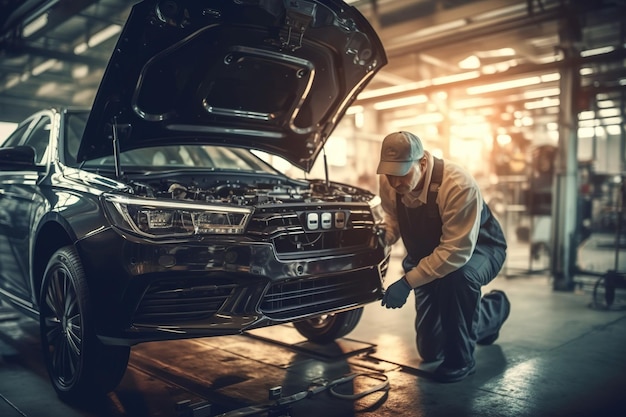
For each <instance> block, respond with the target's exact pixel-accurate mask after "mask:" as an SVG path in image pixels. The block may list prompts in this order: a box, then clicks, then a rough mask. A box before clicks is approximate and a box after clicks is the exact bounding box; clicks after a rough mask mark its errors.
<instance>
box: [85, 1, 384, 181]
mask: <svg viewBox="0 0 626 417" xmlns="http://www.w3.org/2000/svg"><path fill="white" fill-rule="evenodd" d="M386 62H387V61H386V56H385V52H384V49H383V47H382V44H381V42H380V39H379V38H378V36H377V35H376V33H375V32H374V30H373V29H372V27H371V26H370V25H369V23H368V22H367V21H366V20H365V18H364V17H363V16H362V15H361V14H360V13H359V12H358V11H357V10H356V9H355V8H354V7H351V6H348V5H347V4H345V3H343V2H340V1H335V0H324V1H318V0H306V1H301V0H177V1H165V0H163V1H156V0H149V1H143V2H141V3H138V4H136V5H135V6H134V7H133V9H132V11H131V14H130V16H129V18H128V20H127V22H126V25H125V27H124V29H123V31H122V33H121V35H120V38H119V40H118V42H117V45H116V47H115V50H114V52H113V55H112V57H111V60H110V61H109V64H108V66H107V68H106V71H105V74H104V77H103V80H102V83H101V85H100V88H99V90H98V93H97V95H96V99H95V102H94V104H93V108H92V112H91V114H90V117H89V120H88V121H87V127H86V129H85V133H84V135H83V139H82V142H81V145H80V149H79V152H78V156H77V159H78V161H79V162H82V161H84V160H88V159H92V158H96V157H101V156H106V155H110V154H112V153H113V148H114V145H113V142H114V141H113V139H114V138H115V139H116V141H115V142H116V143H117V144H118V145H119V150H120V151H125V150H129V149H135V148H141V147H145V146H160V145H165V144H171V143H177V144H182V143H215V144H228V145H233V146H242V147H247V148H256V149H261V150H264V151H267V152H270V153H273V154H277V155H281V156H283V157H284V158H285V159H287V160H289V161H290V162H291V163H293V164H294V165H296V166H298V167H300V168H302V169H304V170H306V171H308V170H310V169H311V166H312V164H313V162H314V161H315V158H316V157H317V155H318V154H319V152H320V150H321V147H322V146H323V144H324V141H325V140H326V139H327V138H328V136H329V135H330V133H331V132H332V131H333V129H334V128H335V126H336V125H337V123H338V121H339V119H340V118H341V116H342V115H343V114H344V112H345V110H346V109H347V107H348V106H349V105H350V103H352V101H354V99H355V98H356V96H357V95H358V93H359V92H360V91H361V90H362V89H363V88H364V87H365V85H366V84H367V83H368V82H369V80H370V79H371V78H372V77H373V75H374V74H375V73H376V72H377V71H378V70H379V69H380V68H381V67H382V66H383V65H385V64H386Z"/></svg>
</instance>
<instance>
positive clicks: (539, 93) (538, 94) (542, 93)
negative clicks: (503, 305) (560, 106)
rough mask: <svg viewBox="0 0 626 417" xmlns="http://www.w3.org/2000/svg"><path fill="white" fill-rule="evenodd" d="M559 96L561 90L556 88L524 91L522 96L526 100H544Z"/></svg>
mask: <svg viewBox="0 0 626 417" xmlns="http://www.w3.org/2000/svg"><path fill="white" fill-rule="evenodd" d="M559 94H561V89H560V88H558V87H555V88H544V89H541V90H533V91H525V92H524V93H523V94H522V96H523V97H524V98H525V99H527V100H530V99H536V98H544V97H550V96H558V95H559Z"/></svg>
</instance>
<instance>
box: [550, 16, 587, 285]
mask: <svg viewBox="0 0 626 417" xmlns="http://www.w3.org/2000/svg"><path fill="white" fill-rule="evenodd" d="M575 16H576V15H575V14H574V13H572V14H571V15H570V16H569V17H566V18H564V19H563V20H562V21H561V28H560V37H561V39H560V40H561V45H562V47H563V53H564V54H565V61H566V62H576V60H575V59H574V60H570V59H569V58H576V57H577V56H578V51H577V49H576V48H575V46H574V45H575V41H576V40H577V38H578V36H579V26H578V22H577V18H576V17H575ZM579 77H580V75H579V68H578V65H569V66H566V67H564V68H563V69H562V70H561V80H560V88H561V93H560V114H559V142H558V149H557V156H556V160H555V178H554V183H553V191H554V192H553V196H554V201H553V202H552V219H553V221H552V259H551V268H550V269H551V273H552V275H553V278H554V280H553V289H554V290H565V291H569V290H573V289H574V274H575V267H576V245H577V243H578V239H577V237H576V219H577V217H578V216H577V207H578V205H577V193H578V188H577V181H578V173H577V171H578V158H577V155H578V109H577V105H576V101H577V100H576V98H577V94H578V91H579V87H580V78H579Z"/></svg>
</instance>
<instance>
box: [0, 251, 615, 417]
mask: <svg viewBox="0 0 626 417" xmlns="http://www.w3.org/2000/svg"><path fill="white" fill-rule="evenodd" d="M510 245H511V248H510V251H509V262H508V264H507V268H506V274H505V273H504V271H503V274H502V275H501V276H499V277H498V278H496V279H495V280H494V282H492V283H491V284H490V285H489V287H487V288H485V291H489V290H490V289H492V288H498V289H503V290H505V291H506V292H507V294H508V296H509V299H510V300H511V303H512V310H511V315H510V317H509V320H508V322H507V323H506V324H505V327H504V328H503V330H502V332H501V334H500V339H499V340H498V341H497V342H496V344H494V345H492V346H486V347H483V346H478V347H477V349H476V359H477V371H476V374H474V375H472V376H470V377H468V378H467V379H465V380H463V381H461V382H458V383H453V384H439V383H436V382H433V381H431V380H430V379H429V378H428V371H429V368H428V367H426V366H423V365H422V364H421V362H420V358H419V356H418V355H417V352H416V350H415V347H414V336H415V335H414V330H413V320H414V316H415V313H414V310H413V307H412V305H413V303H412V300H411V299H410V300H409V303H408V304H407V305H406V306H405V307H404V308H402V309H399V310H386V309H384V308H382V307H380V305H378V304H371V305H368V306H367V307H366V308H365V312H364V315H363V319H362V320H361V322H360V324H359V326H358V327H357V329H356V330H355V331H354V332H353V333H351V334H350V335H349V338H346V339H342V340H339V341H338V342H337V343H336V344H334V345H331V346H324V347H322V346H317V345H313V344H310V343H308V342H306V341H305V340H304V339H303V338H301V337H300V336H299V335H298V333H297V332H296V331H295V330H294V329H293V328H292V327H291V326H288V325H285V326H277V327H273V328H268V329H261V330H257V331H254V332H252V333H251V334H247V335H242V336H228V337H219V338H204V339H195V340H187V341H176V342H162V343H147V344H142V345H138V346H136V347H134V348H133V350H132V354H131V360H130V364H129V367H128V370H127V372H126V374H125V376H124V379H123V380H122V383H121V384H120V386H119V387H118V388H117V390H116V391H115V392H113V393H111V394H110V395H109V396H108V397H106V398H103V399H102V401H100V402H99V403H97V404H91V405H89V406H86V407H84V408H74V407H70V406H68V405H66V404H63V403H61V402H60V401H58V400H57V398H56V396H55V394H54V391H53V389H52V387H51V386H50V384H49V382H48V379H47V376H46V374H45V369H44V367H43V364H42V362H41V359H40V351H39V340H38V331H37V325H36V323H35V322H33V321H31V320H28V319H21V318H19V316H18V315H16V314H14V313H12V312H11V310H8V309H6V308H5V309H2V308H0V354H1V357H0V416H2V417H20V416H21V417H23V416H33V417H40V416H41V417H48V416H54V417H56V416H63V417H75V416H76V417H78V416H83V417H85V416H98V417H100V416H102V417H104V416H107V417H108V416H128V417H143V416H167V417H169V416H174V417H183V416H185V417H186V416H203V415H205V416H207V415H208V416H216V415H219V414H220V413H227V412H229V411H231V410H235V409H238V408H240V407H244V406H249V405H258V404H267V403H270V402H269V401H268V390H269V389H270V388H272V387H276V386H282V393H283V396H288V395H291V394H294V393H299V392H302V391H304V390H306V389H307V388H309V387H311V386H312V385H314V386H320V384H321V383H323V382H324V381H333V380H336V379H337V378H340V377H343V376H345V375H348V374H353V373H358V374H361V373H363V374H364V375H362V376H359V377H357V378H356V379H354V380H352V381H349V382H348V383H345V384H342V385H339V386H337V387H336V392H339V393H344V394H350V393H360V392H364V391H365V390H368V389H370V388H372V387H375V386H378V385H380V384H381V382H382V379H383V378H388V381H389V390H388V391H382V392H375V393H373V394H371V395H369V396H366V397H364V398H361V399H359V400H357V401H352V400H346V399H340V398H337V397H336V396H333V395H331V393H330V392H329V391H328V390H326V391H322V392H319V393H317V394H315V395H312V396H310V397H309V398H307V399H304V400H302V401H299V402H296V403H294V404H292V406H291V408H290V409H289V410H287V411H284V410H282V411H283V412H282V413H280V412H276V413H274V414H273V415H274V416H282V415H291V416H294V417H319V416H324V417H348V416H364V417H367V416H375V417H391V416H394V417H397V416H406V417H411V416H426V417H436V416H481V417H485V416H516V417H519V416H555V417H556V416H594V417H595V416H624V415H626V359H625V355H626V310H602V309H597V308H590V302H591V294H590V291H589V288H586V287H585V286H582V287H581V288H580V289H579V290H577V291H575V292H554V291H553V290H552V284H551V282H550V278H549V277H548V275H547V274H545V273H542V272H537V273H533V274H529V273H528V271H527V270H526V271H524V270H525V268H526V269H527V267H528V247H527V246H525V245H522V244H516V243H515V242H513V243H512V244H510ZM395 253H396V255H395V256H394V258H393V263H392V265H391V268H390V272H389V280H392V279H395V278H396V275H398V276H399V274H400V266H399V265H400V253H399V251H398V250H396V251H395ZM590 256H593V255H590ZM609 268H611V265H607V269H609ZM516 274H517V275H516ZM594 281H595V279H594ZM411 297H412V296H411ZM316 384H317V385H316ZM203 407H204V408H203ZM209 411H210V412H209ZM238 415H239V416H243V415H247V414H243V413H240V414H238ZM258 415H267V414H258Z"/></svg>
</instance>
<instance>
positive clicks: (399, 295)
mask: <svg viewBox="0 0 626 417" xmlns="http://www.w3.org/2000/svg"><path fill="white" fill-rule="evenodd" d="M412 290H413V288H411V286H410V285H409V282H408V281H407V280H406V277H405V276H404V275H403V276H402V278H400V279H399V280H397V281H396V282H394V283H393V284H391V285H390V286H389V288H387V291H385V295H383V301H382V303H381V305H383V306H385V307H387V308H399V307H402V306H403V305H404V303H406V299H407V298H408V297H409V293H410V292H411V291H412Z"/></svg>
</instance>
